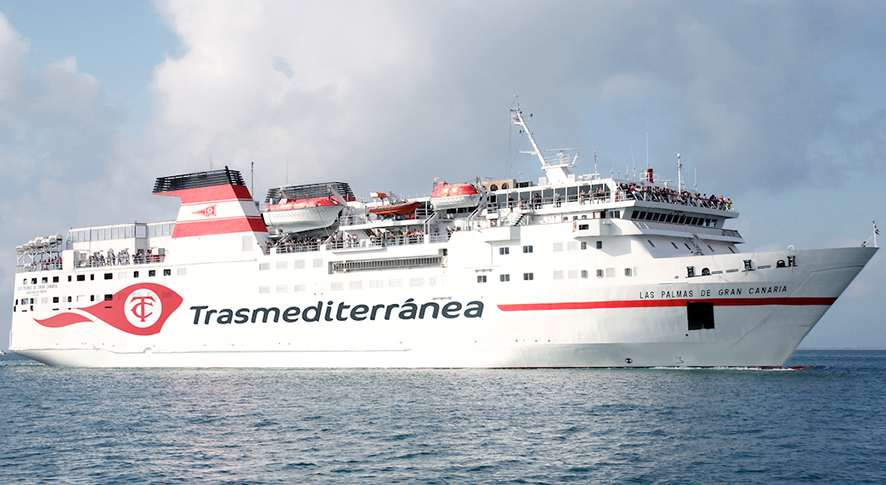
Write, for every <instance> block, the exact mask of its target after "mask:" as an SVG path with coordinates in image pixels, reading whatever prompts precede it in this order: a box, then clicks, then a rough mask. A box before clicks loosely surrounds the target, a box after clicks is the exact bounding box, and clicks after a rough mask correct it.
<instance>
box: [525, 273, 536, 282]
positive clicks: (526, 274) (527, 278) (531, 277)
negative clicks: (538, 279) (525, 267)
mask: <svg viewBox="0 0 886 485" xmlns="http://www.w3.org/2000/svg"><path fill="white" fill-rule="evenodd" d="M533 279H535V277H534V276H533V275H532V273H523V281H532V280H533Z"/></svg>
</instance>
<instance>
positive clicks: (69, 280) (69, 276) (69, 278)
mask: <svg viewBox="0 0 886 485" xmlns="http://www.w3.org/2000/svg"><path fill="white" fill-rule="evenodd" d="M70 282H71V275H68V283H70Z"/></svg>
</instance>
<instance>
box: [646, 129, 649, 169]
mask: <svg viewBox="0 0 886 485" xmlns="http://www.w3.org/2000/svg"><path fill="white" fill-rule="evenodd" d="M646 173H649V130H648V129H647V130H646Z"/></svg>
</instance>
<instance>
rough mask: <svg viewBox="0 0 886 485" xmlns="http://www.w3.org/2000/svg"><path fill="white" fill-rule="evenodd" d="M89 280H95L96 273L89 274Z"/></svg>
mask: <svg viewBox="0 0 886 485" xmlns="http://www.w3.org/2000/svg"><path fill="white" fill-rule="evenodd" d="M89 281H95V273H93V274H91V275H89Z"/></svg>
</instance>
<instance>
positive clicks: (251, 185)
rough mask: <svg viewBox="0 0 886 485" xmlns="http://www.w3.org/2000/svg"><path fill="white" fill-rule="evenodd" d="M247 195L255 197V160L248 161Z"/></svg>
mask: <svg viewBox="0 0 886 485" xmlns="http://www.w3.org/2000/svg"><path fill="white" fill-rule="evenodd" d="M249 195H251V196H252V198H253V199H255V162H249Z"/></svg>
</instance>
